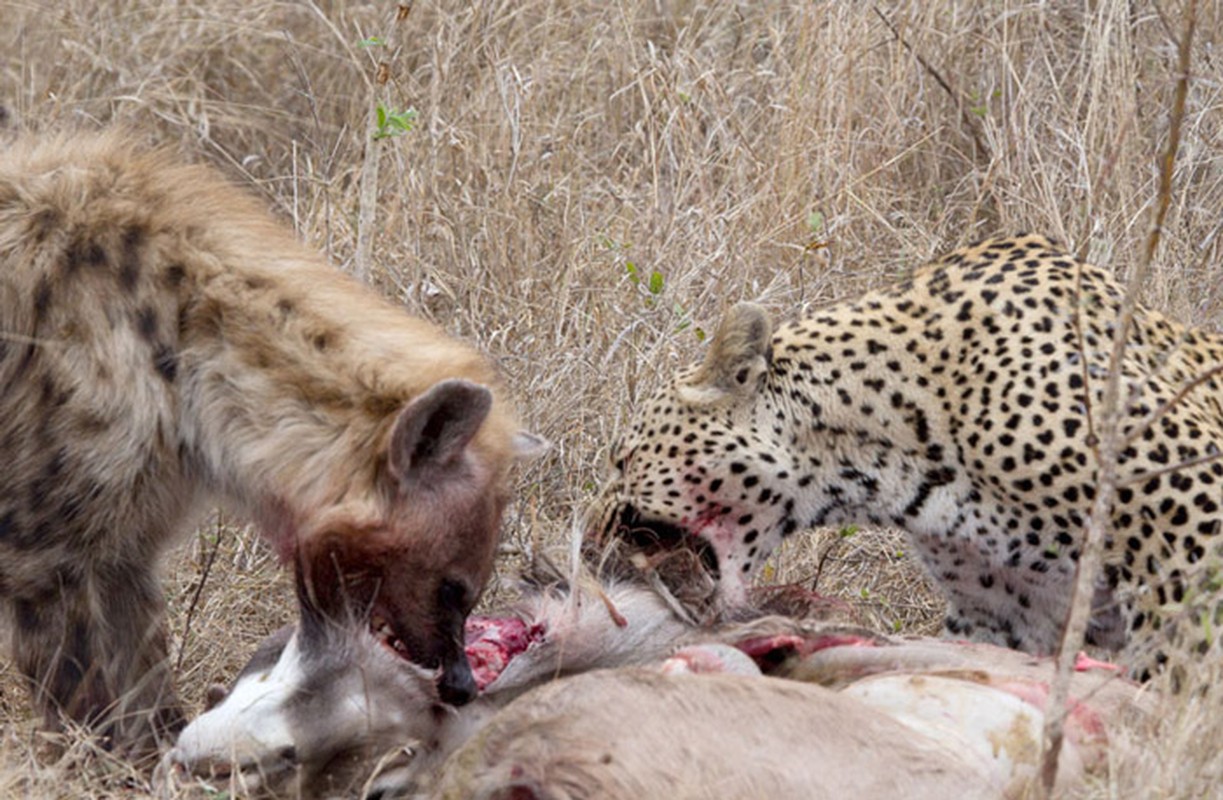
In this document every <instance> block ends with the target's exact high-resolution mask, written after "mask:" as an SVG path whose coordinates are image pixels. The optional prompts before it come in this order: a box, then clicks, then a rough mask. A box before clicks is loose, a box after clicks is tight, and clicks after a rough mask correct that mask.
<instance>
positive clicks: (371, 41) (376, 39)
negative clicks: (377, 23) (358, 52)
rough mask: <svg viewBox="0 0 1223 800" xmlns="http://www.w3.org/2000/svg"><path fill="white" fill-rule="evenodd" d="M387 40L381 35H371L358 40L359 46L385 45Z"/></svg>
mask: <svg viewBox="0 0 1223 800" xmlns="http://www.w3.org/2000/svg"><path fill="white" fill-rule="evenodd" d="M385 46H386V41H385V40H383V38H382V37H381V36H371V37H369V38H368V39H362V40H361V41H359V42H357V47H385Z"/></svg>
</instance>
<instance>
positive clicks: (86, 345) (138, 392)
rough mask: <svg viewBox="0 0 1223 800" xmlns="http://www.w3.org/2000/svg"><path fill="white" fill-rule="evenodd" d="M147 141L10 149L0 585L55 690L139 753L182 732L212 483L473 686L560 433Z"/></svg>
mask: <svg viewBox="0 0 1223 800" xmlns="http://www.w3.org/2000/svg"><path fill="white" fill-rule="evenodd" d="M130 139H131V137H130V136H124V135H122V134H116V133H108V134H92V135H81V134H78V135H66V136H58V137H33V136H27V137H25V138H20V139H18V140H17V141H16V142H15V143H13V144H11V145H10V146H8V147H7V148H6V149H5V151H4V152H3V153H0V454H2V455H0V598H2V600H3V606H4V609H5V613H6V614H7V616H8V618H9V619H8V621H9V623H10V627H11V629H12V635H13V654H14V658H15V660H16V662H17V664H18V665H19V666H20V669H21V671H22V672H23V673H24V674H25V675H26V676H27V677H28V679H29V680H30V682H31V686H32V689H33V694H34V699H35V703H36V705H37V706H38V707H39V709H40V710H41V711H43V712H44V713H45V714H46V716H47V719H48V722H49V723H51V724H55V723H56V722H57V720H59V719H61V718H68V719H72V720H77V721H82V722H85V723H87V724H90V725H92V726H94V727H95V728H97V729H99V730H102V731H104V732H106V733H107V734H108V735H110V736H111V737H113V739H114V741H115V742H116V743H117V744H120V745H123V746H125V747H131V748H133V749H136V750H139V749H143V748H144V747H145V746H147V745H148V744H149V743H150V742H151V741H152V739H151V735H154V734H157V733H158V732H161V731H165V730H168V729H174V728H176V727H178V725H179V724H180V718H181V714H180V711H179V706H178V703H177V699H176V698H175V695H174V692H173V689H172V687H171V680H170V676H169V674H168V668H167V666H166V663H165V661H166V635H165V630H164V625H163V621H162V616H163V600H162V596H161V592H160V591H159V588H158V585H157V581H156V579H155V566H156V562H157V561H158V559H159V557H160V556H161V554H162V552H163V551H164V550H165V549H166V546H167V545H168V544H169V543H170V542H171V541H172V540H173V538H174V536H175V534H176V533H177V532H179V531H181V530H183V529H184V527H186V526H188V525H189V524H190V522H191V521H192V519H193V512H196V511H197V510H199V509H200V508H201V506H203V505H205V504H207V503H211V502H213V501H218V502H221V503H223V504H225V505H226V506H228V507H230V508H232V509H233V510H235V511H237V512H239V513H243V514H245V515H246V516H248V517H249V518H250V519H251V520H252V521H254V522H255V523H257V525H258V526H259V528H260V529H261V530H262V532H263V534H264V535H265V536H266V537H267V538H268V539H269V540H270V542H271V543H272V545H273V546H274V548H275V549H276V551H277V553H278V554H279V556H280V557H281V558H282V560H284V561H285V562H286V563H287V564H289V565H292V568H293V569H294V571H295V573H296V577H297V587H298V592H299V595H300V596H302V597H303V599H306V598H308V599H310V600H311V602H312V603H314V604H315V605H319V604H321V605H322V606H323V611H324V612H325V613H330V614H332V615H333V616H336V617H341V616H344V618H345V619H347V620H350V621H355V622H356V624H365V625H369V624H372V625H374V626H375V627H377V628H379V629H380V630H381V631H382V632H383V634H384V635H386V636H388V637H389V642H390V643H391V644H392V645H393V647H394V649H396V650H397V651H398V652H400V653H401V654H403V655H405V656H406V657H408V658H410V659H411V660H413V661H415V662H417V663H419V664H421V665H423V666H426V667H437V668H440V670H441V678H440V690H441V693H442V695H443V697H446V698H447V699H449V700H450V701H452V702H455V703H462V702H464V701H466V700H467V699H469V698H470V697H471V696H472V694H473V693H474V684H473V682H472V678H471V673H470V670H469V668H468V665H467V661H466V658H465V656H464V654H463V649H462V629H463V620H464V618H465V617H466V615H467V613H468V611H469V610H470V609H471V607H472V605H473V604H474V603H475V602H476V599H477V596H478V594H479V592H480V590H481V588H482V586H483V584H484V582H485V580H486V578H487V577H488V574H489V570H490V568H491V564H492V560H493V554H494V544H495V538H496V532H497V527H498V521H499V517H500V514H501V510H502V507H503V505H504V503H505V502H506V499H507V488H506V483H507V481H506V475H507V471H508V469H509V468H510V465H511V462H512V461H513V460H514V458H515V457H516V456H520V455H524V454H526V453H527V452H529V451H531V450H533V449H536V448H537V445H538V440H537V439H535V438H534V437H531V436H530V435H529V434H525V433H522V432H521V431H519V429H518V425H517V423H516V422H515V420H514V415H513V411H512V409H511V408H510V407H509V405H508V404H507V401H506V399H505V398H504V396H503V390H502V389H501V388H500V386H499V381H498V378H497V375H496V374H495V372H494V370H493V368H492V367H491V366H490V365H489V363H488V362H487V361H486V360H485V359H484V358H482V357H481V356H480V355H479V354H478V353H477V352H475V351H474V350H473V349H472V348H470V347H469V346H466V345H464V344H461V343H459V342H456V341H454V340H452V339H450V338H448V337H447V336H445V335H444V334H442V333H441V332H439V331H438V330H437V329H436V328H435V327H434V326H432V325H430V324H428V323H426V322H423V321H421V320H419V319H414V318H412V317H410V316H408V315H407V314H405V313H404V312H403V310H402V309H400V308H397V307H395V306H394V305H392V304H390V303H387V302H384V301H383V300H381V299H380V298H379V297H378V296H377V295H376V294H375V293H374V292H372V291H371V290H369V289H367V288H365V287H363V286H361V285H360V284H359V283H357V282H356V281H354V280H351V279H350V278H349V277H347V276H345V275H344V274H342V273H341V272H339V271H338V270H336V269H334V268H333V267H331V266H330V265H328V264H327V263H326V262H325V261H324V259H322V258H321V257H319V256H318V255H316V254H315V253H313V252H311V251H310V250H308V249H307V248H305V247H303V246H302V245H301V244H299V243H298V242H297V241H296V240H295V239H294V237H293V235H292V232H290V231H288V230H286V229H285V228H284V227H282V226H281V225H279V224H277V223H276V222H274V221H273V220H272V219H270V218H269V216H268V215H267V213H265V212H264V210H263V209H261V208H260V207H259V204H258V203H256V202H254V201H253V200H252V199H251V198H250V197H248V196H246V195H245V194H244V193H243V192H241V191H239V190H237V189H235V188H233V187H231V186H230V185H228V184H227V183H226V182H225V181H224V180H223V179H222V178H220V177H219V176H218V175H216V174H215V173H214V172H212V171H210V170H208V169H206V168H203V167H200V166H192V165H184V164H181V163H177V162H176V161H175V160H174V159H173V158H172V157H170V156H168V155H167V154H166V153H164V152H156V151H146V150H144V149H142V148H140V147H138V146H135V145H133V144H131V142H130ZM384 623H385V624H384Z"/></svg>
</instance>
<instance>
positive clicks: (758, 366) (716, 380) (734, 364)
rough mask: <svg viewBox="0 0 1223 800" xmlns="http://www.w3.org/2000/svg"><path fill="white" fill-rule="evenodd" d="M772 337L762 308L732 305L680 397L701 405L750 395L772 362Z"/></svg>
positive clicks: (682, 386) (771, 324) (771, 330)
mask: <svg viewBox="0 0 1223 800" xmlns="http://www.w3.org/2000/svg"><path fill="white" fill-rule="evenodd" d="M772 337H773V323H772V321H771V320H770V319H769V315H768V313H766V312H765V310H764V309H763V308H761V307H760V306H758V305H756V304H755V303H736V304H735V305H734V306H732V307H731V309H730V310H729V311H727V312H726V316H725V317H723V318H722V322H721V323H720V324H719V325H718V330H717V333H715V334H714V335H713V341H712V342H711V343H710V345H709V353H708V354H707V355H706V356H705V360H704V361H702V362H701V366H700V367H699V368H697V370H696V372H695V373H693V375H692V377H691V378H690V379H689V380H688V381H687V382H686V383H684V384H682V385H681V386H680V387H679V393H680V397H681V398H682V399H684V400H685V401H687V402H689V403H693V404H696V405H705V404H708V403H715V402H717V401H719V400H721V399H723V398H725V397H728V396H730V397H735V398H741V397H747V396H750V395H752V394H754V393H755V392H756V391H757V390H758V389H759V388H760V384H761V383H762V382H763V380H764V377H765V374H766V373H767V372H768V370H769V363H770V362H771V361H772V354H773V349H772V342H771V340H772Z"/></svg>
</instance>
